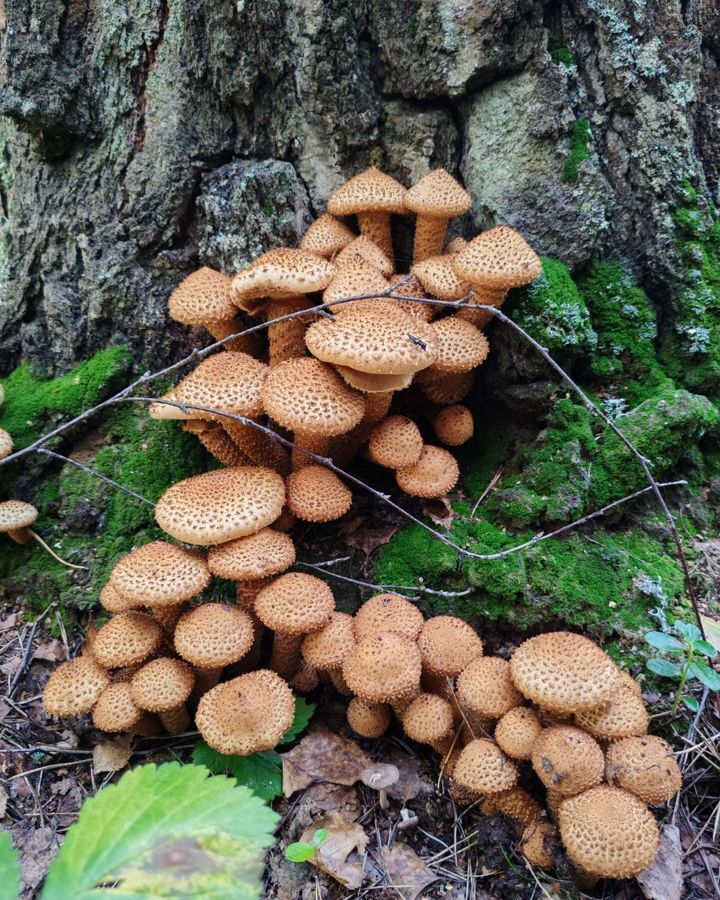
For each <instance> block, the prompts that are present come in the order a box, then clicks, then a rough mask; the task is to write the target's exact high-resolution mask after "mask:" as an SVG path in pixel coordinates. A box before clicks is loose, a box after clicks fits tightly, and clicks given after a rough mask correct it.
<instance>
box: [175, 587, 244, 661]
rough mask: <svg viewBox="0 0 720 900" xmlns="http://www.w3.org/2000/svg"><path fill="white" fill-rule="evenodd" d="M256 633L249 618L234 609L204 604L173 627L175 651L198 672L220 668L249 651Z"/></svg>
mask: <svg viewBox="0 0 720 900" xmlns="http://www.w3.org/2000/svg"><path fill="white" fill-rule="evenodd" d="M254 636H255V632H254V629H253V622H252V619H251V618H250V616H249V615H248V614H247V613H246V612H245V611H244V610H242V609H240V608H239V607H237V606H228V605H226V604H224V603H204V604H203V605H202V606H196V607H195V609H191V610H189V611H188V612H186V613H185V614H184V615H183V616H182V617H181V619H180V621H179V622H178V623H177V627H176V628H175V650H176V651H177V653H178V654H179V655H180V656H182V658H183V659H186V660H187V661H188V662H189V663H192V664H193V665H194V666H198V668H201V669H220V668H224V667H225V666H229V665H231V664H232V663H235V662H238V660H240V659H242V658H243V656H245V654H246V653H247V652H248V651H249V650H250V648H251V647H252V643H253V640H254Z"/></svg>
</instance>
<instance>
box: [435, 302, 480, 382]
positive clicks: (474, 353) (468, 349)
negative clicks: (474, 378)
mask: <svg viewBox="0 0 720 900" xmlns="http://www.w3.org/2000/svg"><path fill="white" fill-rule="evenodd" d="M430 327H431V328H432V329H433V331H434V332H435V344H436V346H437V348H438V355H437V359H436V360H435V362H434V363H433V371H434V372H437V373H438V374H439V373H442V372H444V373H445V374H447V375H456V374H458V373H460V372H469V371H470V370H471V369H475V368H476V367H477V366H479V365H481V364H482V363H483V362H485V359H486V358H487V355H488V353H489V352H490V345H489V344H488V342H487V338H486V337H485V335H484V334H483V333H482V331H480V329H479V328H476V327H475V325H473V324H472V323H471V322H467V321H465V319H458V317H457V316H449V317H448V318H446V319H439V320H438V321H437V322H433V323H432V325H431V326H430Z"/></svg>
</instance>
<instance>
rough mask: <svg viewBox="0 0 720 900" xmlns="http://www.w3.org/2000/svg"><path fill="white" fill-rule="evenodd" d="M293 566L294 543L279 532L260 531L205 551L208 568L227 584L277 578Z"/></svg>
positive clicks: (263, 529) (270, 530) (264, 529)
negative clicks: (226, 581)
mask: <svg viewBox="0 0 720 900" xmlns="http://www.w3.org/2000/svg"><path fill="white" fill-rule="evenodd" d="M294 563H295V544H294V543H293V541H292V538H291V537H289V536H288V535H287V534H284V533H283V532H282V531H275V530H274V529H272V528H262V529H261V530H260V531H258V532H257V533H256V534H250V535H248V536H247V537H241V538H237V539H236V540H234V541H228V542H227V543H226V544H216V545H215V546H214V547H211V548H210V550H209V551H208V569H209V570H210V572H211V573H212V574H213V575H217V576H219V577H220V578H228V579H230V580H231V581H257V580H258V579H260V578H267V577H268V576H270V575H279V574H280V572H284V571H285V570H286V569H289V568H290V566H292V565H293V564H294Z"/></svg>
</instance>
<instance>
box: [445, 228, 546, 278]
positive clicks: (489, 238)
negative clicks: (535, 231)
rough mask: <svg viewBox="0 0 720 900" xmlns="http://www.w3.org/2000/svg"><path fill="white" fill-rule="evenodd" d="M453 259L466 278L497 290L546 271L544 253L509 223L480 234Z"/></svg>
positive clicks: (454, 265) (454, 264)
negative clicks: (543, 268)
mask: <svg viewBox="0 0 720 900" xmlns="http://www.w3.org/2000/svg"><path fill="white" fill-rule="evenodd" d="M451 260H452V264H453V267H454V269H455V271H456V272H457V274H458V276H459V277H460V278H462V279H463V281H467V282H468V283H469V284H471V285H472V286H473V287H481V288H489V289H491V290H497V291H506V290H509V289H510V288H514V287H520V286H521V285H523V284H528V282H530V281H534V279H536V278H537V277H538V276H539V275H540V274H541V273H542V264H541V262H540V257H539V256H538V255H537V253H535V251H534V250H533V249H532V247H531V246H530V245H529V244H528V243H527V241H526V240H525V239H524V238H523V237H522V236H521V235H520V234H518V233H517V231H515V230H514V229H512V228H510V227H509V226H508V225H498V226H497V227H495V228H491V229H490V230H489V231H484V232H483V233H482V234H479V235H478V236H477V237H476V238H473V240H472V241H470V243H469V244H468V245H467V247H465V248H464V249H463V250H461V251H460V252H459V253H457V254H454V255H453V256H451Z"/></svg>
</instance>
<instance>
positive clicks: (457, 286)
mask: <svg viewBox="0 0 720 900" xmlns="http://www.w3.org/2000/svg"><path fill="white" fill-rule="evenodd" d="M451 258H452V257H449V256H430V257H428V258H427V259H423V260H422V261H421V262H416V263H414V264H413V267H412V269H411V271H412V273H413V275H415V276H416V277H417V279H418V280H419V281H420V284H421V285H422V286H423V288H424V289H425V290H426V291H428V293H430V294H432V295H433V297H437V298H438V299H440V300H459V299H460V298H461V297H464V296H465V295H466V294H468V293H469V292H470V285H469V284H467V283H466V282H465V281H463V280H462V279H461V278H458V276H457V274H456V273H455V269H453V267H452V264H451ZM421 296H424V294H423V295H421Z"/></svg>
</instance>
